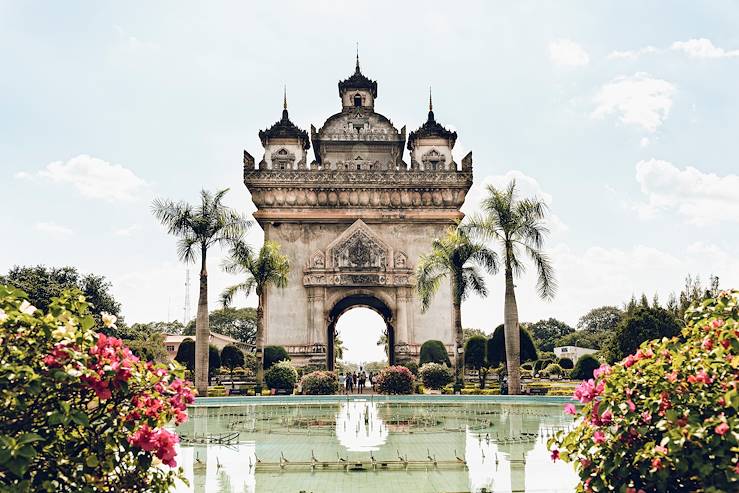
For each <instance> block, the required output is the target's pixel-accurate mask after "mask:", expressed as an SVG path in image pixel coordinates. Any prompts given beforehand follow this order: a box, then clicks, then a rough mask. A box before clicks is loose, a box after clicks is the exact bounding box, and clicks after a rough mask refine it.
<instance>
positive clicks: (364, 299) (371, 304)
mask: <svg viewBox="0 0 739 493" xmlns="http://www.w3.org/2000/svg"><path fill="white" fill-rule="evenodd" d="M355 307H365V308H369V309H370V310H373V311H375V312H376V313H377V314H379V315H380V316H381V317H382V319H383V321H384V322H385V329H386V330H387V336H388V348H389V351H388V353H389V354H388V364H390V365H394V364H395V328H394V327H393V311H392V308H391V307H390V306H388V305H387V304H386V303H385V302H384V301H383V300H381V299H380V298H379V297H377V296H376V295H373V294H372V293H369V292H363V291H357V292H354V293H350V294H348V295H347V296H345V297H342V298H340V299H339V300H338V301H337V302H336V303H335V304H334V305H333V306H332V307H331V309H330V310H329V312H328V316H327V319H326V321H327V325H326V368H328V370H330V371H333V369H334V365H335V364H336V358H335V356H334V338H335V337H336V322H337V321H338V320H339V318H340V317H341V316H342V315H343V314H344V313H346V312H347V311H349V310H351V309H352V308H355Z"/></svg>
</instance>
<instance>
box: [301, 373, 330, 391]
mask: <svg viewBox="0 0 739 493" xmlns="http://www.w3.org/2000/svg"><path fill="white" fill-rule="evenodd" d="M300 386H301V387H302V388H303V393H304V394H307V395H332V394H336V393H337V392H338V391H339V380H338V379H337V378H336V374H335V373H333V372H330V371H320V370H319V371H314V372H311V373H308V374H307V375H305V376H304V377H303V378H302V379H301V380H300Z"/></svg>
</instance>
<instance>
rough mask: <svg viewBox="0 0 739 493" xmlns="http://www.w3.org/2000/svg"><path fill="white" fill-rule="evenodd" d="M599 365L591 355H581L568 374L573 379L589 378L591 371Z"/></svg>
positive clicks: (591, 376)
mask: <svg viewBox="0 0 739 493" xmlns="http://www.w3.org/2000/svg"><path fill="white" fill-rule="evenodd" d="M599 366H600V362H599V361H598V360H597V359H595V357H594V356H593V355H591V354H586V355H583V356H581V357H580V358H578V360H577V363H576V364H575V368H574V369H573V370H572V372H571V373H570V376H571V377H572V378H574V379H575V380H589V379H591V378H593V371H595V370H596V369H598V367H599Z"/></svg>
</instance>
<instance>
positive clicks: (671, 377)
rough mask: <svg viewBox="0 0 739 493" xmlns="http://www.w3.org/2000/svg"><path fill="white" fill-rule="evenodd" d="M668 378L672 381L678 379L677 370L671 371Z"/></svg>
mask: <svg viewBox="0 0 739 493" xmlns="http://www.w3.org/2000/svg"><path fill="white" fill-rule="evenodd" d="M666 378H667V380H668V381H669V382H670V383H675V381H676V380H677V372H676V371H672V372H671V373H668V374H667V377H666Z"/></svg>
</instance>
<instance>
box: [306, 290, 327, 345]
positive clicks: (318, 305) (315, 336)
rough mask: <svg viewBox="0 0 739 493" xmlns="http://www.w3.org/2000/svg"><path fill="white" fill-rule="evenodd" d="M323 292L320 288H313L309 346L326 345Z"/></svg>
mask: <svg viewBox="0 0 739 493" xmlns="http://www.w3.org/2000/svg"><path fill="white" fill-rule="evenodd" d="M324 299H325V296H324V292H323V288H322V287H315V288H313V302H312V303H311V304H310V305H311V307H312V308H311V316H312V317H313V321H312V324H311V325H312V326H313V330H312V331H311V341H310V344H326V316H325V314H324V309H325V308H324Z"/></svg>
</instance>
